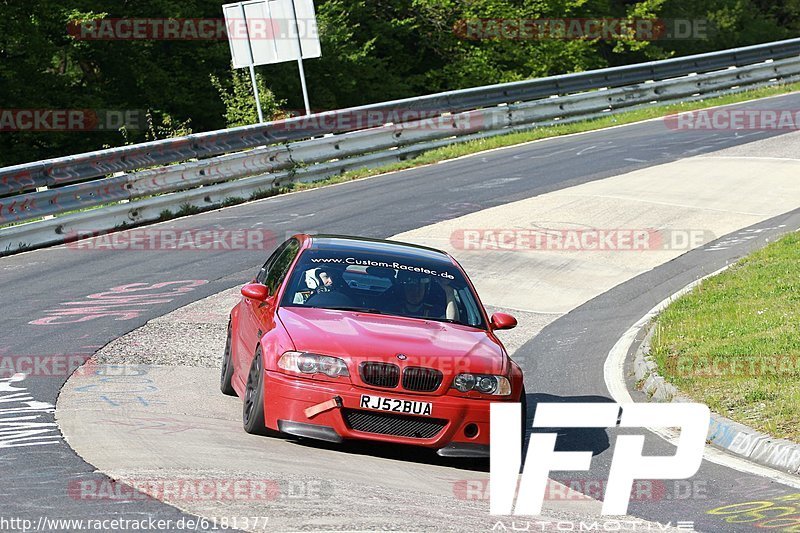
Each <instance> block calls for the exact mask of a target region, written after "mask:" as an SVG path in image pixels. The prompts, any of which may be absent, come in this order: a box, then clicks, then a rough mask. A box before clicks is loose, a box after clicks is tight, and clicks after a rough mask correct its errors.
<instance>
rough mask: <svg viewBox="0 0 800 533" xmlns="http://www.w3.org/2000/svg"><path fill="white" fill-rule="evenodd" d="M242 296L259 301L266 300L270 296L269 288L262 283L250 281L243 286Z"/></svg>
mask: <svg viewBox="0 0 800 533" xmlns="http://www.w3.org/2000/svg"><path fill="white" fill-rule="evenodd" d="M242 296H244V297H245V298H250V299H251V300H255V301H257V302H264V301H266V299H267V298H269V288H268V287H267V286H266V285H262V284H260V283H248V284H247V285H245V286H244V287H242Z"/></svg>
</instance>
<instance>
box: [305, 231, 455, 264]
mask: <svg viewBox="0 0 800 533" xmlns="http://www.w3.org/2000/svg"><path fill="white" fill-rule="evenodd" d="M309 237H310V240H311V244H310V246H309V249H311V250H331V251H359V250H360V251H371V252H385V253H387V254H392V255H398V256H405V257H410V258H412V257H415V258H419V259H427V260H430V261H445V262H447V263H453V258H452V257H450V255H449V254H448V253H447V252H444V251H442V250H437V249H436V248H429V247H427V246H421V245H419V244H411V243H407V242H400V241H389V240H383V239H370V238H367V237H353V236H349V235H327V234H321V235H319V234H318V235H310V236H309Z"/></svg>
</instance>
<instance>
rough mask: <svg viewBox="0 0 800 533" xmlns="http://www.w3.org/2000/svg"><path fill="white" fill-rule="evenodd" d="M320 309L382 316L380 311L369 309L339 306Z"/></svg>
mask: <svg viewBox="0 0 800 533" xmlns="http://www.w3.org/2000/svg"><path fill="white" fill-rule="evenodd" d="M320 309H331V310H333V311H353V312H355V313H370V314H373V315H382V314H383V313H382V312H381V310H380V309H373V308H371V307H347V306H341V307H321V308H320Z"/></svg>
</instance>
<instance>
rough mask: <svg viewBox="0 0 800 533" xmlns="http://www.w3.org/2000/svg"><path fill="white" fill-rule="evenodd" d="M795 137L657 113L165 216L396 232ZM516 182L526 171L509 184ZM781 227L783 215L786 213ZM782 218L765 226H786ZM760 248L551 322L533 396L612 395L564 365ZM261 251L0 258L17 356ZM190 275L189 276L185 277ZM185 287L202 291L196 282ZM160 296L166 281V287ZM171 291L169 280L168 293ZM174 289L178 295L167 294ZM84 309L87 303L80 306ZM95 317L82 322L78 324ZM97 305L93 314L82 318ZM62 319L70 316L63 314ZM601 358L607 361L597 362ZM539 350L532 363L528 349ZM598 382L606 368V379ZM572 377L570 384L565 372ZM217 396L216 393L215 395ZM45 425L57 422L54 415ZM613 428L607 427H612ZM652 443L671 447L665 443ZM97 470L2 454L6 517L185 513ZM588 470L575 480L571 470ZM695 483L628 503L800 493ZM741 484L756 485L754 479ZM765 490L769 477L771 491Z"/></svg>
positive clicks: (34, 388)
mask: <svg viewBox="0 0 800 533" xmlns="http://www.w3.org/2000/svg"><path fill="white" fill-rule="evenodd" d="M799 101H800V96H798V95H789V96H785V97H780V98H774V99H768V100H763V101H759V102H754V103H748V104H746V105H747V107H748V108H761V109H774V108H777V107H779V108H788V109H793V108H797V104H798V102H799ZM781 133H782V132H779V131H775V132H747V133H744V134H737V133H736V132H709V131H673V130H669V129H667V128H666V127H665V126H664V124H663V122H661V121H650V122H645V123H640V124H635V125H630V126H625V127H620V128H615V129H612V130H603V131H598V132H592V133H589V134H585V135H577V136H570V137H565V138H559V139H552V140H547V141H542V142H537V143H531V144H528V145H524V146H520V147H514V148H509V149H504V150H499V151H494V152H489V153H485V154H480V155H477V156H474V157H469V158H463V159H460V160H456V161H452V162H448V163H445V164H440V165H433V166H429V167H425V168H420V169H413V170H409V171H405V172H402V173H399V174H394V175H387V176H382V177H377V178H372V179H369V180H363V181H359V182H353V183H348V184H343V185H339V186H336V187H329V188H324V189H319V190H314V191H308V192H305V193H302V194H292V195H285V196H280V197H276V198H272V199H268V200H264V201H261V202H256V203H252V204H247V205H243V206H237V207H234V208H228V209H225V210H221V211H216V212H212V213H206V214H202V215H197V216H194V217H188V218H184V219H179V220H175V221H172V222H170V223H167V224H162V226H161V227H169V228H192V229H209V228H226V229H250V228H260V229H264V230H268V231H272V232H274V233H275V234H276V235H277V236H278V238H279V239H282V238H283V237H284V236H285V235H286V234H291V233H294V232H297V231H306V230H308V231H324V232H335V233H345V234H360V235H365V236H372V237H388V236H390V235H395V234H397V233H401V232H403V231H408V230H411V229H414V228H417V227H421V226H425V225H428V224H432V223H436V222H440V221H442V220H447V219H449V218H453V217H457V216H461V215H464V214H467V213H471V212H475V211H478V210H482V209H486V208H489V207H494V206H499V205H503V204H505V203H509V202H513V201H517V200H521V199H524V198H529V197H532V196H537V195H540V194H542V193H545V192H549V191H553V190H559V189H561V188H564V187H569V186H572V185H576V184H579V183H585V182H589V181H593V180H597V179H601V178H605V177H609V176H612V175H616V174H621V173H624V172H629V171H631V170H635V169H637V168H643V167H647V166H651V165H656V164H662V163H665V162H668V161H674V160H677V159H681V158H684V157H688V156H694V155H698V154H701V153H706V152H711V151H716V150H720V149H722V148H726V147H730V146H737V145H740V144H745V143H749V142H751V141H754V140H759V139H764V138H767V137H771V136H775V135H780V134H781ZM508 178H518V179H514V180H508ZM778 218H779V219H780V221H781V222H783V223H784V224H786V227H784V228H782V229H774V230H772V231H773V232H775V233H777V232H780V231H786V230H788V229H792V228H794V227H797V226H798V225H799V223H798V217H797V215H796V214H794V215H790V216H783V217H778ZM773 222H774V221H773ZM775 225H776V224H774V223H766V226H768V227H773V226H775ZM756 246H758V243H756V242H754V241H746V242H743V243H739V244H735V245H732V246H730V247H728V248H726V249H725V250H723V251H722V252H720V253H715V254H709V253H707V252H706V253H704V252H703V251H702V250H696V251H693V252H690V253H688V254H685V255H684V256H681V257H680V258H678V259H676V260H674V261H672V262H670V263H668V264H666V265H664V266H662V267H659V268H657V269H655V270H653V271H651V272H649V273H647V274H644V275H642V276H639V277H637V278H636V279H634V280H631V281H630V282H627V283H625V284H623V285H621V286H619V287H617V288H615V289H613V290H611V291H608V292H607V293H605V294H603V295H602V296H600V297H598V298H596V299H594V300H592V301H590V302H588V303H587V304H585V305H583V306H581V307H580V308H578V309H576V310H574V311H573V312H571V313H569V314H568V315H566V316H565V317H563V318H561V319H559V320H557V321H556V322H554V323H553V324H551V325H550V326H548V327H547V328H546V329H545V330H544V331H543V332H542V333H541V334H540V335H539V336H537V337H536V338H534V339H533V340H532V341H531V342H530V343H529V344H528V345H526V346H524V347H523V348H522V350H524V351H526V352H530V353H535V354H536V358H535V362H533V363H532V365H533V366H532V367H530V368H526V372H527V375H528V376H529V380H530V381H529V384H528V391H529V393H531V392H532V391H536V392H535V399H537V400H549V399H561V400H570V399H574V398H584V399H585V398H587V397H594V398H597V399H602V398H607V395H608V392H607V390H606V389H605V386H604V385H603V382H602V375H600V376H598V375H596V374H595V373H589V372H573V373H569V374H565V372H564V369H565V368H566V369H568V368H575V369H579V368H581V367H584V366H587V354H588V357H589V361H591V364H592V367H593V368H595V367H594V364H595V363H596V364H598V365H599V366H597V367H596V368H602V361H604V359H605V356H606V354H607V353H608V350H609V349H610V348H611V346H612V345H613V344H614V342H616V339H617V338H619V336H620V335H621V334H622V333H623V332H624V331H625V330H626V329H627V328H628V327H629V326H630V325H631V324H632V323H634V322H635V321H636V320H638V318H640V317H641V316H642V315H643V314H644V313H645V312H646V311H647V310H649V309H650V308H651V307H652V306H653V305H655V303H657V302H658V301H660V300H661V299H663V298H664V297H666V296H668V295H669V294H670V293H671V292H674V291H675V290H677V289H678V288H680V287H682V286H683V285H686V284H687V283H688V282H690V281H692V280H693V279H695V278H696V277H699V276H700V275H703V274H705V273H708V272H710V271H713V270H715V269H716V268H717V266H718V265H721V264H724V263H725V261H730V260H733V259H736V258H738V257H741V256H742V255H744V254H746V253H747V251H749V249H752V248H754V247H756ZM264 257H265V252H262V251H245V250H235V251H225V252H219V253H215V252H182V253H166V252H163V251H142V252H133V251H124V252H122V251H99V250H98V251H87V250H80V251H78V250H75V249H70V248H67V247H58V248H52V249H46V250H39V251H36V252H31V253H26V254H21V255H18V256H14V257H8V258H3V259H2V260H0V272H2V279H0V288H1V290H2V295H3V299H4V304H5V305H4V306H3V309H4V311H5V312H4V313H3V316H2V317H1V318H0V325H1V326H0V329H1V330H2V340H0V352H2V354H3V355H12V356H14V355H37V354H38V355H46V354H85V355H86V356H88V355H90V354H91V353H93V352H94V351H95V350H96V349H97V348H99V347H101V346H102V345H104V344H106V343H107V342H109V341H111V340H113V339H114V338H117V337H119V336H121V335H123V334H125V333H127V332H129V331H131V330H133V329H135V328H137V327H139V326H141V325H143V324H144V323H145V322H147V321H148V320H150V319H152V318H154V317H157V316H160V315H163V314H165V313H167V312H169V311H171V310H173V309H176V308H178V307H180V306H183V305H185V304H187V303H189V302H191V301H194V300H197V299H199V298H202V297H204V296H207V295H210V294H213V293H217V292H219V291H221V290H223V289H226V288H229V287H232V286H235V285H237V284H240V283H242V282H244V281H246V280H248V279H249V278H251V277H252V273H253V272H254V270H255V269H256V268H257V266H258V265H260V264H261V263H262V262H263V259H264ZM181 280H202V281H206V282H207V283H203V284H197V285H196V286H194V287H193V288H192V290H191V291H188V292H184V293H178V294H172V295H170V296H169V297H162V298H153V299H152V300H151V301H152V302H153V303H152V304H148V305H140V306H137V307H136V310H137V312H136V313H132V314H131V315H129V316H128V317H126V319H125V320H115V319H114V318H120V317H99V318H95V319H90V320H85V321H81V322H73V323H65V324H55V323H50V324H47V325H37V324H30V322H32V321H36V320H37V319H42V318H44V317H47V316H53V315H54V314H53V313H52V312H49V311H50V310H53V309H63V308H65V306H63V305H62V304H63V303H64V302H78V301H83V302H86V301H87V298H86V297H87V296H88V295H91V294H96V293H100V292H102V291H104V290H108V289H109V288H111V287H116V286H121V285H126V284H130V283H143V284H148V285H151V284H155V283H160V282H165V281H181ZM176 286H177V285H176ZM181 286H188V284H183V285H181ZM156 291H157V290H156ZM163 292H164V291H161V294H163ZM166 300H169V301H166ZM73 307H74V306H73ZM133 314H135V315H136V316H132V315H133ZM80 316H81V315H76V316H73V317H72V320H75V319H76V318H79V317H80ZM86 316H88V315H87V314H84V315H83V318H85V317H86ZM62 320H63V317H62ZM595 358H596V359H595ZM530 360H532V361H533V360H534V359H533V358H530ZM598 377H599V379H598ZM562 378H564V379H562ZM65 379H66V376H54V377H48V376H30V377H29V378H28V379H26V380H25V381H24V382H22V383H20V384H18V385H24V387H25V388H26V389H27V391H28V392H29V393H30V396H31V397H32V398H34V399H35V400H37V401H40V402H47V403H49V404H54V403H55V400H56V397H57V395H58V391H59V390H60V387H61V385H62V384H63V382H64V381H65ZM210 393H212V394H213V393H215V391H210ZM37 421H40V422H42V421H43V422H48V423H52V422H53V417H52V413H43V414H41V416H40V417H39V418H38V419H37ZM613 433H614V430H610V431H609V434H611V435H613ZM598 436H600V437H603V435H598V432H596V431H594V432H574V433H573V434H572V435H569V436H568V437H569V439H568V443H569V444H568V445H569V446H571V447H574V448H575V449H585V448H583V447H584V446H589V449H595V451H596V452H598V454H599V455H598V456H597V457H595V460H594V462H593V465H603V466H601V467H600V468H599V469H598V471H597V472H594V471H593V473H592V474H593V475H596V476H597V477H598V478H601V479H602V478H603V477H604V473H603V472H604V468H606V467H607V464H608V461H609V460H610V452H609V451H608V450H607V449H601V448H603V446H602V445H600V446H598V442H599V443H601V444H602V442H603V439H602V438H601V439H597V437H598ZM648 442H652V446H653V450H655V451H656V452H658V453H665V451H668V449H669V448H668V447H667V445H665V444H663V443H662V442H661V441H658V440H655V439H654V440H652V441H648ZM92 471H93V468H92V467H91V466H90V465H88V464H86V463H84V462H83V461H82V460H81V459H80V458H78V457H77V456H76V455H75V454H74V452H72V450H71V449H70V448H69V446H68V444H67V443H65V442H63V441H58V442H54V443H51V444H46V445H40V446H25V447H12V448H4V449H3V451H2V455H1V456H0V476H2V479H3V482H2V485H1V486H0V497H2V501H3V506H2V507H3V511H2V513H3V515H4V516H14V517H27V518H32V519H33V520H34V522H36V520H38V518H39V517H40V516H42V515H47V516H49V517H58V518H67V517H84V518H88V517H95V518H109V517H113V516H120V515H125V516H127V517H131V516H134V515H137V514H138V515H140V516H145V515H152V514H155V515H158V516H159V517H163V518H168V517H171V518H173V519H177V518H179V517H181V516H183V515H182V514H181V513H180V512H179V511H177V510H175V509H173V508H171V507H169V506H166V505H163V504H160V503H158V502H152V501H135V502H122V503H120V502H115V503H113V504H109V503H107V502H95V503H93V502H87V501H85V500H81V501H76V500H75V499H73V498H71V497H70V495H69V494H68V490H67V488H66V487H67V485H68V480H69V479H79V478H80V479H83V478H85V477H86V476H88V475H92ZM572 477H574V476H572ZM697 479H699V480H703V481H706V482H707V484H708V490H707V491H706V494H707V496H708V497H706V498H687V499H685V500H681V501H680V504H676V501H675V500H672V501H666V500H665V501H663V502H661V503H656V504H654V503H653V502H652V501H648V502H642V503H641V504H637V503H635V502H634V503H633V504H632V506H631V510H630V512H631V513H632V514H634V515H636V516H641V517H642V518H648V519H651V520H659V521H662V522H664V521H667V520H672V521H673V522H674V521H675V520H694V521H695V522H696V524H697V527H698V529H700V530H704V531H723V530H725V531H727V530H731V531H733V530H743V531H747V530H751V529H750V528H751V526H749V525H748V524H738V525H737V524H723V523H722V522H720V519H719V517H709V516H707V515H706V514H705V512H706V511H707V510H708V509H709V508H712V507H717V506H718V505H724V504H731V503H738V502H741V501H747V500H752V499H759V496H760V493H759V492H758V491H759V490H762V491H763V490H767V491H770V493H769V494H770V495H775V494H783V493H785V494H790V493H796V492H797V491H796V490H793V489H790V488H785V487H774V486H763V487H762V485H763V484H762V483H761V482H760V480H758V479H753V478H752V477H748V476H746V475H743V474H740V473H737V472H733V471H731V470H729V469H726V468H722V467H719V466H716V465H713V464H709V463H704V466H703V468H702V470H701V472H700V473H699V474H698V476H697ZM742 487H747V489H746V490H744V489H743V488H742ZM759 487H761V488H759Z"/></svg>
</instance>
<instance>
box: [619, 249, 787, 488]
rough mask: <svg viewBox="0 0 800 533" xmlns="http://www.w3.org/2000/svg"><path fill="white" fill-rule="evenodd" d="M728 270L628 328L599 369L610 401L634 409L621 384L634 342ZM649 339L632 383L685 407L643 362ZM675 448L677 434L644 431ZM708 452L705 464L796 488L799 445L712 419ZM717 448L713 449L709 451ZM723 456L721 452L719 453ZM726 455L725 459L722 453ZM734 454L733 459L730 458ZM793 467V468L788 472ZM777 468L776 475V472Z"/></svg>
mask: <svg viewBox="0 0 800 533" xmlns="http://www.w3.org/2000/svg"><path fill="white" fill-rule="evenodd" d="M730 266H731V264H729V265H726V266H724V267H722V268H720V269H719V270H716V271H714V272H712V273H710V274H707V275H705V276H703V277H701V278H699V279H697V280H695V281H693V282H691V283H689V284H688V285H686V286H685V287H683V288H682V289H680V290H679V291H677V292H675V293H674V294H672V295H670V296H668V297H667V298H665V299H664V300H662V301H661V302H659V303H658V304H657V305H656V306H655V307H653V308H652V309H651V310H650V311H648V312H647V314H645V315H644V316H643V317H642V318H640V319H639V320H638V321H637V322H636V323H635V324H634V325H633V326H631V327H630V328H629V329H628V330H627V331H626V332H625V333H624V334H623V335H622V337H620V339H619V340H618V341H617V342H616V344H615V345H614V346H613V347H612V348H611V350H610V351H609V353H608V357H607V358H606V362H605V364H604V366H603V374H604V378H605V382H606V387H607V388H608V390H609V392H610V393H611V396H612V398H613V399H614V401H616V402H618V403H633V401H634V400H633V398H632V397H631V395H630V392H629V391H628V388H627V384H626V381H625V376H626V371H625V362H626V360H627V356H628V353H629V352H630V350H631V347H632V346H633V345H634V343H635V342H636V337H637V336H638V335H639V334H640V333H641V331H643V330H644V328H646V327H647V326H648V325H649V324H650V323H651V322H652V320H653V318H655V317H656V316H657V315H658V314H659V313H661V312H662V311H663V310H664V309H666V308H667V306H669V305H670V304H671V303H672V302H674V301H675V300H676V299H678V298H680V297H681V296H683V295H684V294H687V293H689V292H690V291H692V290H693V289H694V288H695V287H696V286H697V285H699V284H700V283H701V282H703V281H704V280H705V279H707V278H710V277H713V276H716V275H718V274H721V273H722V272H724V271H725V270H727V269H728V268H730ZM651 335H652V328H651V331H648V333H647V335H646V337H645V339H644V340H643V341H642V343H641V344H640V346H639V348H638V349H637V351H636V355H635V358H634V377H635V378H636V380H637V381H640V380H644V385H643V390H644V392H645V393H646V394H648V395H649V396H650V397H651V400H656V401H686V400H687V399H686V398H685V397H682V396H680V395H679V394H678V391H677V389H676V388H675V387H674V386H673V385H672V384H670V383H668V382H667V381H666V380H665V379H664V378H663V377H662V376H660V375H658V373H657V372H656V371H655V362H654V361H653V360H652V359H646V358H645V354H644V349H645V348H644V346H645V345H646V344H647V345H648V346H649V342H648V341H649V339H650V336H651ZM647 429H648V430H650V431H652V432H653V433H655V434H656V435H658V436H659V437H661V438H663V439H664V440H666V441H667V442H670V443H671V444H673V445H677V435H678V434H677V432H675V431H673V430H670V429H667V428H647ZM707 443H708V445H707V447H706V451H705V453H704V458H705V459H706V460H708V461H711V462H713V463H717V464H719V465H722V466H726V467H728V468H732V469H734V470H738V471H740V472H746V473H750V474H755V475H759V476H762V477H766V478H769V479H772V480H774V481H777V482H780V483H783V484H786V485H789V486H791V487H795V488H800V477H798V475H800V445H798V444H795V443H792V442H789V441H787V440H781V439H775V438H773V437H770V436H769V435H765V434H763V433H760V432H758V431H756V430H754V429H752V428H749V427H747V426H745V425H743V424H739V423H738V422H734V421H732V420H730V419H727V418H725V417H723V416H721V415H718V414H716V413H712V415H711V422H710V423H709V429H708V436H707ZM712 445H713V446H716V448H715V447H713V446H712ZM722 450H724V451H722ZM726 452H727V453H726ZM731 454H733V455H731ZM795 463H797V466H790V465H793V464H795ZM776 468H780V470H776Z"/></svg>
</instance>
